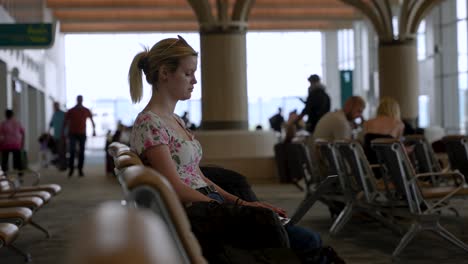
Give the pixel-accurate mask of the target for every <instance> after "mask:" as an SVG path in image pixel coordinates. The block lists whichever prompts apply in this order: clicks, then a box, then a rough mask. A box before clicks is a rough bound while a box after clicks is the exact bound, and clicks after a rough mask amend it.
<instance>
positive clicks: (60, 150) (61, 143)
mask: <svg viewBox="0 0 468 264" xmlns="http://www.w3.org/2000/svg"><path fill="white" fill-rule="evenodd" d="M55 142H56V151H57V164H56V166H57V168H59V169H61V170H62V169H66V168H67V144H66V140H65V137H60V138H55Z"/></svg>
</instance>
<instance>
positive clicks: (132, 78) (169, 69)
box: [129, 37, 322, 252]
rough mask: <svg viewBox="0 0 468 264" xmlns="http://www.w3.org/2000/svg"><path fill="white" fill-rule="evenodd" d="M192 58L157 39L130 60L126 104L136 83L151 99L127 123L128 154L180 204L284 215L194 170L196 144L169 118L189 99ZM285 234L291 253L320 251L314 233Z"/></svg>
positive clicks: (187, 50)
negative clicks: (147, 88)
mask: <svg viewBox="0 0 468 264" xmlns="http://www.w3.org/2000/svg"><path fill="white" fill-rule="evenodd" d="M197 55H198V53H197V52H196V51H195V50H193V48H192V47H191V46H190V45H189V44H188V43H187V42H186V41H185V40H184V39H183V38H181V37H179V38H168V39H164V40H161V41H159V42H158V43H156V44H155V45H154V46H153V47H152V48H151V49H147V50H145V51H143V52H140V53H138V54H137V55H136V56H135V58H134V59H133V61H132V64H131V66H130V70H129V83H130V95H131V98H132V101H133V102H134V103H138V102H139V101H140V100H141V98H142V93H143V84H142V78H144V79H146V81H147V82H148V83H149V84H150V85H151V86H152V95H151V99H150V100H149V102H148V104H147V105H146V106H145V107H144V108H143V111H142V112H141V113H140V114H139V115H138V116H137V117H136V119H135V122H134V124H133V130H132V134H131V138H130V146H131V148H132V150H133V151H135V152H136V153H137V154H138V155H139V156H140V157H141V159H142V160H143V162H144V163H145V164H146V165H147V166H150V167H152V168H153V169H155V170H157V171H158V172H160V173H161V174H162V175H163V176H164V177H166V179H167V180H168V181H169V182H170V183H171V185H172V187H173V189H174V191H175V192H176V193H177V195H178V197H179V199H180V201H181V202H182V203H183V204H184V205H188V204H191V203H193V202H217V203H236V204H240V205H242V206H252V207H262V208H268V209H270V210H272V211H273V212H275V213H277V214H278V215H280V216H283V217H284V216H286V212H285V211H284V210H283V209H281V208H278V207H276V206H273V205H271V204H268V203H265V202H260V201H245V200H243V199H241V198H239V197H237V196H235V195H233V194H231V193H229V192H227V191H225V190H224V189H222V188H221V187H220V186H218V185H217V184H215V183H214V182H213V181H211V180H210V179H208V178H207V177H205V175H204V174H203V172H202V171H201V170H200V167H199V163H200V160H201V158H202V148H201V145H200V143H199V142H198V141H197V140H196V139H195V138H194V135H193V134H192V133H191V132H190V130H188V129H187V128H186V127H185V124H184V122H183V120H182V119H181V118H180V117H178V116H177V115H176V114H174V110H175V107H176V104H177V102H179V101H183V100H188V99H190V97H191V95H192V91H193V89H194V86H195V84H196V83H197V80H196V79H195V71H196V70H197V61H198V56H197ZM143 74H144V75H143ZM252 221H255V219H252ZM285 229H286V232H287V233H288V237H289V242H290V245H291V249H293V250H298V251H303V252H306V251H314V250H317V249H320V248H321V246H322V245H321V244H322V241H321V238H320V235H319V234H318V233H316V232H313V231H311V230H308V229H305V228H302V227H299V226H295V225H286V226H285ZM220 235H221V234H220ZM252 235H253V236H255V234H252ZM246 239H248V238H246ZM202 247H203V245H202Z"/></svg>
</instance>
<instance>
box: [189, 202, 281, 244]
mask: <svg viewBox="0 0 468 264" xmlns="http://www.w3.org/2000/svg"><path fill="white" fill-rule="evenodd" d="M185 210H186V212H187V216H188V218H189V220H190V223H191V225H192V231H193V233H194V234H195V236H196V237H197V238H198V240H199V242H200V244H201V246H202V248H203V249H204V250H205V249H210V250H212V249H213V248H216V247H220V246H223V245H230V246H233V247H236V248H241V249H261V248H282V247H284V248H287V247H288V246H289V240H288V235H287V233H286V230H285V229H284V227H283V225H282V224H281V223H280V221H279V219H278V216H277V215H276V213H274V212H273V211H272V210H270V209H267V208H260V207H252V206H240V205H235V204H227V203H223V204H219V203H217V202H196V203H193V204H192V205H191V206H189V207H187V208H186V209H185Z"/></svg>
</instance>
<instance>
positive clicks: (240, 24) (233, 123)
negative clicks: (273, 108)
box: [188, 0, 277, 182]
mask: <svg viewBox="0 0 468 264" xmlns="http://www.w3.org/2000/svg"><path fill="white" fill-rule="evenodd" d="M188 2H189V3H190V5H191V6H192V8H193V10H194V11H195V14H196V15H197V18H198V22H199V23H200V48H201V54H200V59H201V73H202V100H201V101H202V102H201V103H202V122H201V129H198V130H197V131H196V132H195V135H196V138H197V139H198V141H200V143H201V145H202V146H203V159H202V161H201V164H202V165H217V166H221V167H224V168H227V169H231V170H234V171H237V172H239V173H241V174H243V175H245V176H246V177H247V178H248V180H249V182H253V181H270V180H272V179H275V178H277V177H276V166H275V160H274V153H273V146H274V144H275V143H276V142H277V138H276V136H275V134H274V133H273V132H272V131H249V130H248V126H249V123H248V104H247V99H248V98H247V60H246V32H247V18H248V15H249V11H250V9H251V8H252V6H253V3H254V1H253V0H236V1H228V0H217V1H210V0H188ZM214 3H216V8H215V9H216V12H213V11H214V10H215V9H214V8H213V7H212V5H213V4H214ZM215 14H216V16H215Z"/></svg>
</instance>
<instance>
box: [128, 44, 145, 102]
mask: <svg viewBox="0 0 468 264" xmlns="http://www.w3.org/2000/svg"><path fill="white" fill-rule="evenodd" d="M147 55H148V49H147V48H145V51H143V52H140V53H138V54H137V55H136V56H135V57H134V58H133V61H132V64H131V65H130V70H129V71H128V83H129V84H130V97H131V98H132V102H133V103H138V102H140V101H141V98H142V97H143V81H142V77H143V76H142V74H141V72H142V71H145V70H146V69H145V68H146V67H147V65H146V64H147V63H145V61H147V60H148V59H147V57H148V56H147Z"/></svg>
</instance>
